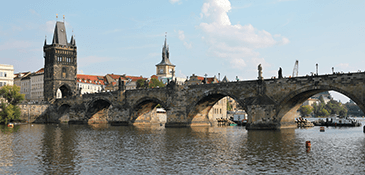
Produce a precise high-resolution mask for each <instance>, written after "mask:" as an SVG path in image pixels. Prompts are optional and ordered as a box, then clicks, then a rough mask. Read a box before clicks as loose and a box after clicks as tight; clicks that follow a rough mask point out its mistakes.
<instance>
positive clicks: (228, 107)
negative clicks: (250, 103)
mask: <svg viewBox="0 0 365 175" xmlns="http://www.w3.org/2000/svg"><path fill="white" fill-rule="evenodd" d="M227 111H232V105H231V103H229V101H227Z"/></svg>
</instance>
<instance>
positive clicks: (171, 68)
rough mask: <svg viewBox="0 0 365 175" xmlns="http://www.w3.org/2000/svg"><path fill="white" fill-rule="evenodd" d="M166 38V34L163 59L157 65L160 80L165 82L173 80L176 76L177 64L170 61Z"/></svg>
mask: <svg viewBox="0 0 365 175" xmlns="http://www.w3.org/2000/svg"><path fill="white" fill-rule="evenodd" d="M166 40H167V38H166V36H165V43H164V45H163V47H162V60H161V62H160V63H158V64H157V65H156V75H157V77H158V80H160V81H162V82H163V83H164V84H167V83H168V81H170V80H173V79H174V77H175V65H173V64H172V63H171V62H170V51H169V46H168V45H167V43H166Z"/></svg>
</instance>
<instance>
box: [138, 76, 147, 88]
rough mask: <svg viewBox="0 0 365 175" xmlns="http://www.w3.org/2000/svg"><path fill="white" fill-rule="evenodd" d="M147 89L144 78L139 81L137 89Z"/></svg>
mask: <svg viewBox="0 0 365 175" xmlns="http://www.w3.org/2000/svg"><path fill="white" fill-rule="evenodd" d="M143 87H146V85H145V81H144V79H143V78H141V79H138V80H137V88H143Z"/></svg>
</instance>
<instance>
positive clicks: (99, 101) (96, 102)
mask: <svg viewBox="0 0 365 175" xmlns="http://www.w3.org/2000/svg"><path fill="white" fill-rule="evenodd" d="M111 106H112V102H110V101H109V100H108V99H106V98H95V99H93V100H92V101H90V102H89V103H88V104H87V109H86V113H85V120H86V121H87V123H107V122H108V112H109V108H110V107H111Z"/></svg>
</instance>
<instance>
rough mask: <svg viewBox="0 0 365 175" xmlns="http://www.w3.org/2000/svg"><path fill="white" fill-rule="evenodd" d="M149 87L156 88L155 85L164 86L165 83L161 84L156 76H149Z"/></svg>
mask: <svg viewBox="0 0 365 175" xmlns="http://www.w3.org/2000/svg"><path fill="white" fill-rule="evenodd" d="M149 87H150V88H156V87H165V84H163V83H162V82H161V81H159V80H158V79H157V78H151V81H150V85H149Z"/></svg>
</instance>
